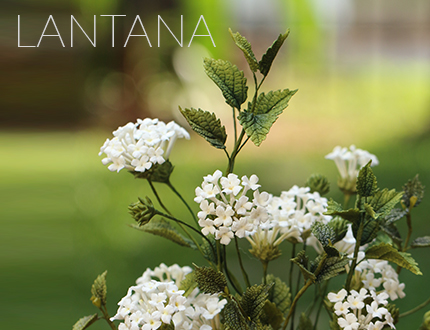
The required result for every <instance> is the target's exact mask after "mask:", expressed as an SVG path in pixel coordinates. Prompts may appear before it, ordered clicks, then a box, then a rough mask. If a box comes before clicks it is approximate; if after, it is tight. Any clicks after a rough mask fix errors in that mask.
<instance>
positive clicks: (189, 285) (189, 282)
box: [178, 271, 197, 297]
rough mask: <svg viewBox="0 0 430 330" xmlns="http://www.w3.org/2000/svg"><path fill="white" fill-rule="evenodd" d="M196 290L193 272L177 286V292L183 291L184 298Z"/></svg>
mask: <svg viewBox="0 0 430 330" xmlns="http://www.w3.org/2000/svg"><path fill="white" fill-rule="evenodd" d="M195 288H197V282H196V276H195V272H194V271H192V272H191V273H188V274H187V275H186V276H185V278H184V279H183V280H182V281H181V284H180V285H179V288H178V289H179V290H184V291H185V292H184V297H188V296H189V295H190V294H191V292H193V290H194V289H195Z"/></svg>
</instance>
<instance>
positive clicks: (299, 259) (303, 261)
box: [291, 250, 316, 281]
mask: <svg viewBox="0 0 430 330" xmlns="http://www.w3.org/2000/svg"><path fill="white" fill-rule="evenodd" d="M291 261H292V262H294V263H295V264H296V265H297V266H299V268H300V271H301V272H302V275H303V278H304V279H305V281H307V280H308V279H311V280H312V281H315V279H316V277H315V275H314V273H312V272H311V271H309V270H308V263H309V258H308V256H307V255H306V252H305V251H304V250H302V251H300V252H299V253H298V254H297V256H296V257H295V258H293V259H291Z"/></svg>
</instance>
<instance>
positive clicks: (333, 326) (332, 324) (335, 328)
mask: <svg viewBox="0 0 430 330" xmlns="http://www.w3.org/2000/svg"><path fill="white" fill-rule="evenodd" d="M329 324H330V330H342V328H341V327H340V326H339V323H337V318H336V317H334V318H333V320H331V321H330V323H329Z"/></svg>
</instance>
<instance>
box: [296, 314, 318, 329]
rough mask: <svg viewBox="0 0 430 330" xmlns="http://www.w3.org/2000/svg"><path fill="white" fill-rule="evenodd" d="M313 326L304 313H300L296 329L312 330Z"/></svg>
mask: <svg viewBox="0 0 430 330" xmlns="http://www.w3.org/2000/svg"><path fill="white" fill-rule="evenodd" d="M313 328H314V326H313V324H312V321H311V320H310V319H309V317H307V316H306V314H305V313H302V314H301V315H300V320H299V325H298V327H297V330H313Z"/></svg>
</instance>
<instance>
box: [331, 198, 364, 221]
mask: <svg viewBox="0 0 430 330" xmlns="http://www.w3.org/2000/svg"><path fill="white" fill-rule="evenodd" d="M324 214H325V215H331V216H339V217H341V218H343V219H345V220H348V221H349V222H352V223H358V222H359V220H360V210H359V209H357V208H355V209H349V210H343V209H342V206H341V205H340V204H339V203H337V202H335V201H334V200H332V199H330V200H329V201H328V206H327V211H326V212H325V213H324Z"/></svg>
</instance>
